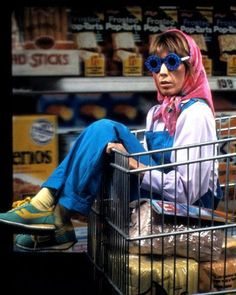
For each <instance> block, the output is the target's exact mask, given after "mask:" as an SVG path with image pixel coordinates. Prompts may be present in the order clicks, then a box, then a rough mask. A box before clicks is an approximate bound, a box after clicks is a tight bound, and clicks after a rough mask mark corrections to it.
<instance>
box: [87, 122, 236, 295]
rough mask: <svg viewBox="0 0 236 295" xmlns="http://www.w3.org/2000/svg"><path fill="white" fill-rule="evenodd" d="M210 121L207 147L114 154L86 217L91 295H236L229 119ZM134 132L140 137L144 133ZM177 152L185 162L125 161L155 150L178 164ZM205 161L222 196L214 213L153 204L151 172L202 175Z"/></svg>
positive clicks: (235, 155) (234, 164)
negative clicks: (213, 127) (213, 134)
mask: <svg viewBox="0 0 236 295" xmlns="http://www.w3.org/2000/svg"><path fill="white" fill-rule="evenodd" d="M216 124H217V130H218V140H217V141H214V142H207V143H199V144H196V145H187V146H184V147H179V148H175V149H174V148H172V149H163V150H156V151H150V152H145V153H137V154H124V153H121V152H119V151H114V161H112V163H111V167H112V170H113V171H112V180H110V181H109V182H107V181H106V177H104V185H103V186H102V190H101V194H100V198H99V199H97V200H96V201H95V203H94V205H93V208H92V211H91V214H90V217H89V230H88V255H89V257H90V259H91V261H92V263H93V266H94V279H95V281H96V282H97V284H98V286H97V290H98V294H135V295H136V294H199V293H201V294H203V293H206V294H226V293H227V294H230V293H234V294H235V293H236V222H235V217H236V213H235V210H236V116H224V117H219V118H216ZM133 132H134V133H135V135H136V136H137V137H138V138H139V139H140V141H142V140H143V135H144V130H137V131H133ZM206 147H208V148H212V151H214V153H212V156H211V157H208V158H204V157H202V156H201V151H202V150H203V149H204V148H206ZM180 150H184V151H185V152H186V161H182V162H178V161H175V162H172V163H170V164H163V165H158V166H152V165H150V167H147V168H145V169H141V168H139V167H137V169H133V170H130V169H129V167H128V161H129V157H136V158H138V157H141V156H143V155H144V154H145V155H146V156H148V157H150V163H151V161H152V157H153V154H155V153H156V154H157V153H159V154H160V155H161V156H164V154H165V153H167V152H168V153H169V152H172V153H175V155H176V159H177V155H178V152H179V151H180ZM193 151H194V152H198V153H199V158H198V160H197V161H196V160H195V161H191V160H190V159H189V158H188V155H190V154H191V152H193ZM215 151H216V152H215ZM206 162H208V163H209V162H211V165H212V167H214V168H213V171H214V169H216V171H218V167H219V181H220V186H221V189H222V193H223V197H222V199H221V201H220V203H219V205H218V208H217V210H207V209H204V208H200V207H198V206H190V205H189V204H188V202H187V204H178V203H176V202H175V201H172V202H167V201H164V200H163V198H162V199H159V200H156V198H155V193H154V191H153V189H152V183H151V175H152V171H154V170H155V169H159V170H160V171H162V173H164V171H166V169H167V170H169V169H172V170H173V171H175V170H176V167H185V168H186V167H187V169H188V167H191V165H195V166H196V165H199V171H202V173H204V167H205V165H204V163H206ZM144 171H148V172H149V174H150V188H149V189H148V191H147V192H146V195H143V192H142V191H141V189H140V184H141V179H142V173H143V172H144ZM200 174H201V172H200ZM199 177H201V175H199ZM174 181H175V184H176V182H177V180H176V179H174ZM189 181H190V180H189ZM133 185H135V192H136V197H137V199H136V200H135V201H132V200H131V195H132V193H133V192H132V190H133ZM186 189H187V190H188V188H186ZM198 191H199V194H201V187H199V188H198ZM175 192H176V193H177V190H175ZM161 195H162V194H161ZM131 201H132V202H131ZM212 203H213V204H212V205H213V206H214V198H212Z"/></svg>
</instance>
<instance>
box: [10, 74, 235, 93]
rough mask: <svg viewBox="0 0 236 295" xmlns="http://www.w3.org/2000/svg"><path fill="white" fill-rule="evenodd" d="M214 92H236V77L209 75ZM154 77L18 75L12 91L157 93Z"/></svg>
mask: <svg viewBox="0 0 236 295" xmlns="http://www.w3.org/2000/svg"><path fill="white" fill-rule="evenodd" d="M209 83H210V87H211V90H212V91H235V90H236V77H229V76H215V77H209ZM154 91H156V89H155V84H154V82H153V79H152V78H151V77H99V78H95V77H91V78H88V77H86V78H84V77H80V78H75V77H63V78H61V77H60V78H58V77H29V78H26V77H15V78H14V87H13V94H16V95H17V94H24V95H27V94H29V95H32V94H43V93H44V94H50V93H54V94H56V93H87V92H92V93H94V92H154Z"/></svg>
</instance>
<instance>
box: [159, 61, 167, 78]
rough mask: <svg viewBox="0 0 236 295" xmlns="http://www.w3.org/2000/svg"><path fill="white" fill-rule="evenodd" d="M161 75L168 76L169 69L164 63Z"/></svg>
mask: <svg viewBox="0 0 236 295" xmlns="http://www.w3.org/2000/svg"><path fill="white" fill-rule="evenodd" d="M160 74H161V75H166V74H168V69H167V67H166V65H165V64H164V63H163V64H162V65H161V68H160Z"/></svg>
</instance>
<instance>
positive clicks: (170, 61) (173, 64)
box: [165, 53, 181, 71]
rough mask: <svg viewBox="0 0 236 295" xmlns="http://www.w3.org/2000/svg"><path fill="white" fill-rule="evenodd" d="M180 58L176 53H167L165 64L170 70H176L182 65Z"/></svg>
mask: <svg viewBox="0 0 236 295" xmlns="http://www.w3.org/2000/svg"><path fill="white" fill-rule="evenodd" d="M180 62H181V61H180V58H179V57H178V55H177V54H175V53H170V54H169V55H167V57H166V60H165V64H166V66H167V68H168V69H169V70H170V71H175V70H177V68H178V67H179V65H180Z"/></svg>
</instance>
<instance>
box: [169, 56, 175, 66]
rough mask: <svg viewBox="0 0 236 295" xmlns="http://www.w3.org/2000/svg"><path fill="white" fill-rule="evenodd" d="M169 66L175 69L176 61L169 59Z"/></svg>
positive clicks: (172, 58)
mask: <svg viewBox="0 0 236 295" xmlns="http://www.w3.org/2000/svg"><path fill="white" fill-rule="evenodd" d="M168 64H169V65H171V66H172V67H174V66H175V65H176V59H175V58H174V57H172V56H171V57H169V58H168Z"/></svg>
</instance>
